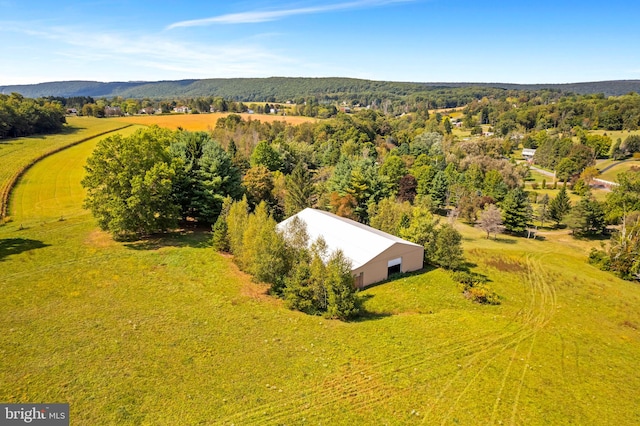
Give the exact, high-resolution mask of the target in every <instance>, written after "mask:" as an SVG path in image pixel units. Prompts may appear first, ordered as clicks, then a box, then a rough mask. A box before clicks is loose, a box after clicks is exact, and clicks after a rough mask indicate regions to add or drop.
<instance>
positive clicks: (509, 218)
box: [502, 187, 532, 234]
mask: <svg viewBox="0 0 640 426" xmlns="http://www.w3.org/2000/svg"><path fill="white" fill-rule="evenodd" d="M502 215H503V224H504V227H505V229H506V230H507V231H509V232H512V233H516V234H517V233H521V232H524V231H525V230H526V229H527V226H528V225H529V224H530V223H531V219H532V210H531V204H530V203H529V197H528V196H527V193H526V192H524V191H523V190H522V189H521V188H520V187H517V188H515V189H513V190H511V191H509V192H508V193H507V195H506V197H505V198H504V201H503V202H502Z"/></svg>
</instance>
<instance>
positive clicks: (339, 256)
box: [325, 250, 361, 320]
mask: <svg viewBox="0 0 640 426" xmlns="http://www.w3.org/2000/svg"><path fill="white" fill-rule="evenodd" d="M325 285H326V288H327V296H328V300H327V314H326V315H327V317H329V318H338V319H341V320H345V319H349V318H352V317H354V316H356V315H357V314H358V313H360V304H361V303H360V299H359V298H358V295H357V290H356V288H355V287H354V281H353V275H351V264H350V262H349V260H348V259H347V258H346V256H345V255H344V253H342V251H341V250H337V251H336V252H334V253H333V254H332V255H331V257H330V258H329V261H328V262H327V275H326V281H325Z"/></svg>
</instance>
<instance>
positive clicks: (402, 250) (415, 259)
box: [353, 243, 424, 287]
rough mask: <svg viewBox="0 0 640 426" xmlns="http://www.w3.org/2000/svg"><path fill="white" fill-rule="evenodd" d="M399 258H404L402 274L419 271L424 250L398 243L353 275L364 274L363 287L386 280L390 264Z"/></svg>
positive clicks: (355, 270) (355, 271) (356, 270)
mask: <svg viewBox="0 0 640 426" xmlns="http://www.w3.org/2000/svg"><path fill="white" fill-rule="evenodd" d="M398 257H401V258H402V272H411V271H417V270H419V269H422V266H423V261H424V248H422V247H416V246H411V245H407V244H401V243H396V244H394V245H393V246H391V247H389V248H388V249H387V250H385V251H383V252H382V253H380V254H379V255H378V256H376V257H374V258H373V259H371V260H370V261H369V262H367V263H366V264H364V265H362V266H361V267H359V268H357V269H354V270H353V275H354V276H357V275H359V274H360V273H361V272H363V273H364V277H363V280H362V287H366V286H369V285H371V284H375V283H377V282H380V281H383V280H386V279H387V271H388V269H387V268H388V267H387V264H388V262H389V261H390V260H393V259H396V258H398Z"/></svg>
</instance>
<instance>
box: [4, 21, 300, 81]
mask: <svg viewBox="0 0 640 426" xmlns="http://www.w3.org/2000/svg"><path fill="white" fill-rule="evenodd" d="M3 29H4V28H3ZM11 30H12V31H13V32H17V33H21V34H24V35H27V36H31V37H36V38H40V39H42V40H51V41H55V42H57V45H56V48H55V50H54V51H52V52H50V53H52V54H54V55H55V56H57V57H58V58H61V59H64V60H65V61H67V62H68V63H71V64H76V65H75V66H70V67H69V68H77V67H82V66H83V65H87V64H94V65H95V64H101V63H103V64H105V67H101V68H100V69H101V72H103V73H104V71H105V70H106V69H108V70H110V72H111V73H113V76H112V77H107V80H110V81H113V80H115V79H117V78H118V77H116V75H120V74H126V75H130V73H131V75H133V74H138V75H139V74H144V75H147V76H148V77H146V79H153V78H156V76H158V77H159V78H160V76H162V77H161V78H162V79H167V78H178V77H180V78H190V77H196V76H198V77H201V78H202V77H215V76H243V77H259V76H263V74H264V71H265V68H266V67H269V69H270V70H272V71H273V72H275V73H284V72H285V70H286V69H287V67H291V66H294V65H298V64H299V60H297V59H293V58H289V57H286V56H283V55H282V54H280V53H278V52H276V51H270V50H269V49H266V48H265V47H264V46H262V45H260V44H259V43H250V42H249V43H248V42H246V41H245V42H236V43H226V44H200V43H184V42H178V41H175V40H172V39H169V38H162V37H159V36H157V35H154V36H149V35H134V34H120V33H105V32H96V33H92V32H90V31H81V30H80V29H78V28H75V29H71V28H63V27H49V28H44V29H39V30H34V29H32V28H30V27H28V26H26V25H25V26H19V25H14V26H13V27H12V28H11ZM80 33H82V34H83V36H82V37H77V34H80ZM122 64H126V67H124V68H123V67H122ZM274 64H278V66H279V67H280V68H278V67H276V66H275V65H274ZM123 70H124V71H125V72H124V73H122V71H123ZM167 72H168V73H169V74H167ZM49 79H50V78H49ZM127 79H138V77H133V76H132V77H131V78H127Z"/></svg>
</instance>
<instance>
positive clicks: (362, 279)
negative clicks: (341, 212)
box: [277, 208, 424, 288]
mask: <svg viewBox="0 0 640 426" xmlns="http://www.w3.org/2000/svg"><path fill="white" fill-rule="evenodd" d="M294 217H298V218H299V219H301V220H302V221H303V222H304V223H305V224H306V226H307V233H308V234H309V244H311V243H313V242H314V241H315V240H317V239H318V237H322V238H323V239H324V240H325V242H326V243H327V247H328V249H329V252H330V253H332V252H334V251H336V250H338V249H339V250H342V252H343V253H344V255H345V256H346V257H347V258H348V259H349V260H350V261H351V272H352V274H353V276H354V277H355V283H356V286H357V287H359V288H363V287H366V286H369V285H371V284H375V283H377V282H380V281H383V280H386V279H387V278H389V276H390V275H393V274H397V273H400V272H410V271H417V270H419V269H422V267H423V261H424V247H422V246H421V245H419V244H415V243H412V242H410V241H406V240H403V239H402V238H399V237H396V236H394V235H391V234H387V233H386V232H382V231H380V230H377V229H375V228H371V227H370V226H367V225H364V224H362V223H358V222H356V221H353V220H351V219H346V218H344V217H340V216H336V215H335V214H333V213H329V212H327V211H323V210H316V209H310V208H307V209H304V210H302V211H301V212H299V213H297V214H295V215H294V216H291V217H290V218H288V219H286V220H284V221H282V222H280V223H279V224H278V225H277V228H278V230H279V231H284V230H285V229H286V227H287V225H288V224H289V223H290V222H291V221H292V220H293V218H294Z"/></svg>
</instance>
